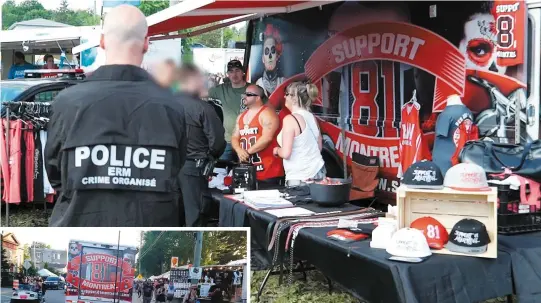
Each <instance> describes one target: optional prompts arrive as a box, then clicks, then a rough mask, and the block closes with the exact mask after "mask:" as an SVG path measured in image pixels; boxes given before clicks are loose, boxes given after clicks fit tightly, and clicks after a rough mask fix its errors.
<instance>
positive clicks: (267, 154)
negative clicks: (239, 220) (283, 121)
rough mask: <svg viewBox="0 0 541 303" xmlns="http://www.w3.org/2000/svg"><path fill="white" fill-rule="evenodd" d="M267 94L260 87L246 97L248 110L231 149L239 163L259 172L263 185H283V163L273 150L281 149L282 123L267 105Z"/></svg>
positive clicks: (248, 91)
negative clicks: (250, 165) (278, 137)
mask: <svg viewBox="0 0 541 303" xmlns="http://www.w3.org/2000/svg"><path fill="white" fill-rule="evenodd" d="M264 96H265V91H264V90H263V88H262V87H260V86H258V85H250V86H248V87H247V88H246V93H244V94H243V102H244V105H245V106H246V108H247V110H246V111H245V112H243V113H242V114H240V115H239V117H238V118H237V122H236V123H235V129H234V130H233V136H232V137H231V146H232V147H233V149H234V150H235V152H236V153H237V156H238V157H239V160H240V161H241V162H244V163H251V164H253V165H254V166H255V167H256V170H257V181H258V183H259V184H260V185H263V184H268V185H275V184H282V183H283V176H284V167H283V165H282V159H280V158H278V157H275V156H274V155H273V153H272V151H273V149H274V148H275V147H277V146H278V143H277V142H276V135H277V134H278V131H279V128H280V120H279V119H278V115H277V114H276V112H275V111H274V110H273V109H271V108H270V107H268V106H266V105H264V102H263V97H264Z"/></svg>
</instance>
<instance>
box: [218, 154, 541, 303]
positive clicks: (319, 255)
mask: <svg viewBox="0 0 541 303" xmlns="http://www.w3.org/2000/svg"><path fill="white" fill-rule="evenodd" d="M410 168H411V170H410V169H408V171H410V172H408V171H406V172H405V174H404V179H403V181H402V185H401V186H400V187H399V188H398V190H397V206H389V209H388V211H387V212H382V211H380V210H376V209H373V208H370V207H359V206H356V205H353V204H350V203H342V204H340V205H332V206H328V205H327V206H323V205H321V204H320V203H313V201H311V194H310V190H306V189H305V188H294V189H278V190H251V191H243V192H241V193H238V194H234V195H227V194H223V193H221V192H218V191H215V192H214V193H213V198H214V200H215V202H217V203H219V204H220V226H249V227H251V234H252V239H251V240H252V248H253V250H256V251H257V255H258V256H260V257H262V258H263V259H265V262H267V263H268V264H272V265H273V266H271V270H272V268H275V269H276V267H277V266H278V265H280V264H281V263H282V264H284V265H285V267H286V268H288V269H286V275H287V278H288V279H289V280H290V281H291V279H292V278H293V277H295V276H294V275H293V273H292V268H293V267H292V265H294V264H296V261H297V260H303V261H305V262H306V264H310V265H313V266H314V267H316V268H317V269H319V270H320V271H321V272H322V273H323V274H324V275H325V276H326V277H328V278H329V279H331V280H332V281H333V282H336V283H338V284H339V285H341V286H342V287H343V288H344V289H346V290H347V291H349V292H350V293H352V294H353V295H354V296H357V297H360V298H362V299H365V300H368V301H369V302H478V301H483V300H487V299H492V298H496V297H504V296H508V295H510V294H516V295H517V296H518V299H519V300H520V302H538V300H539V297H540V296H541V277H540V276H539V275H538V274H537V273H539V272H541V259H540V258H539V257H538V256H539V255H540V254H541V241H539V240H541V232H530V233H518V234H513V233H512V232H509V230H508V229H509V228H508V227H509V225H507V227H506V226H503V225H501V224H500V225H498V223H502V222H504V221H505V220H508V221H509V220H511V219H514V220H516V218H515V217H516V216H518V215H530V217H531V216H532V215H533V214H529V213H525V212H524V211H523V209H524V207H523V206H521V205H522V204H521V203H516V204H515V203H514V202H513V203H511V201H504V200H505V199H503V196H501V193H502V192H501V190H500V189H501V188H502V187H501V184H499V183H498V182H499V181H497V180H496V181H494V180H489V181H487V179H486V176H485V172H484V171H483V169H482V168H480V167H479V166H477V165H475V164H466V163H463V164H458V165H455V166H454V167H453V168H451V169H450V170H449V172H447V174H446V176H448V175H456V176H459V177H455V178H454V179H460V176H466V177H467V180H466V179H465V180H459V181H455V182H453V183H452V184H451V183H449V184H447V183H445V185H444V184H443V183H444V182H443V177H442V176H441V173H439V175H440V177H441V178H440V179H442V182H441V184H437V185H436V186H434V184H433V183H431V182H428V183H426V182H425V183H423V182H422V180H423V179H422V178H421V179H420V178H410V180H411V182H408V178H407V175H408V173H411V172H413V171H417V172H419V171H422V170H424V171H430V170H437V167H436V166H435V165H433V163H432V162H428V161H423V162H422V163H415V164H413V165H412V166H411V167H410ZM432 173H435V172H432ZM432 173H429V174H432ZM419 180H421V181H419ZM424 180H430V178H425V179H424ZM489 184H490V186H489ZM329 186H332V185H329ZM306 191H308V194H306ZM498 194H500V195H498ZM288 202H291V203H290V204H288ZM507 202H509V203H507ZM458 203H460V204H458ZM519 204H520V205H519ZM504 219H505V220H504ZM511 221H512V220H511ZM507 223H509V222H507ZM534 230H535V228H533V229H532V230H531V231H534ZM524 231H526V230H522V232H524ZM330 260H332V261H330ZM280 268H281V267H280ZM508 300H510V296H508ZM536 300H537V301H536Z"/></svg>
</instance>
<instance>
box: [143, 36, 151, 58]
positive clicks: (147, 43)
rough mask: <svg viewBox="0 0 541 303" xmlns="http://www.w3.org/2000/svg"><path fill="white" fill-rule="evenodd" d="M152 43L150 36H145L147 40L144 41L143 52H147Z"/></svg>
mask: <svg viewBox="0 0 541 303" xmlns="http://www.w3.org/2000/svg"><path fill="white" fill-rule="evenodd" d="M149 44H150V37H148V36H147V37H145V42H144V43H143V54H146V53H147V51H148V46H149Z"/></svg>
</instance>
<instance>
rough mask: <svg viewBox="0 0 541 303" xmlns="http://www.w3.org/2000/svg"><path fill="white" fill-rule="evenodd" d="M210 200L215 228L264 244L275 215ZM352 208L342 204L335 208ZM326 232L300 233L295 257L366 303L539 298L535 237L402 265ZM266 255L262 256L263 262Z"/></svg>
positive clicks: (538, 240)
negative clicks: (475, 253) (476, 254)
mask: <svg viewBox="0 0 541 303" xmlns="http://www.w3.org/2000/svg"><path fill="white" fill-rule="evenodd" d="M213 198H214V201H215V202H216V203H220V226H237V227H240V226H248V227H251V233H252V243H257V244H259V246H260V247H262V248H263V247H266V246H267V244H268V235H269V230H270V227H272V226H273V222H275V220H276V217H274V216H272V215H270V214H268V213H266V212H264V211H259V210H255V209H252V208H250V207H248V206H246V205H245V204H243V203H239V202H237V201H234V200H232V199H229V198H226V197H224V196H223V195H222V194H221V193H219V192H214V193H213ZM302 207H305V208H307V209H310V210H312V211H315V212H328V211H332V210H333V209H331V208H322V207H318V206H317V205H313V204H307V205H303V206H302ZM355 208H357V207H356V206H353V205H351V204H348V205H346V206H344V207H341V208H340V209H343V210H351V209H355ZM232 223H233V224H232ZM228 224H231V225H228ZM330 229H331V228H305V229H302V230H301V231H300V233H299V236H298V237H297V239H296V244H295V257H297V258H300V259H303V260H306V261H308V262H309V263H310V264H313V265H314V266H316V267H317V268H318V269H320V270H321V271H322V272H323V273H324V274H325V275H326V276H327V277H329V278H331V279H332V280H334V281H336V282H338V283H339V284H341V285H342V286H343V287H344V288H346V289H347V290H348V291H350V292H351V293H352V294H353V295H355V296H358V297H362V298H364V299H366V300H369V301H370V302H430V303H433V302H477V301H482V300H486V299H491V298H496V297H501V296H505V295H508V294H512V293H513V284H514V285H515V291H514V292H515V293H516V294H517V295H518V296H519V300H520V302H521V303H522V302H528V303H529V302H532V303H533V302H539V298H540V297H541V275H540V274H539V273H541V257H540V256H541V233H535V234H525V235H515V236H500V238H499V245H498V258H497V259H482V258H471V257H461V256H450V255H433V256H431V257H430V258H429V259H428V260H426V261H425V262H423V263H420V264H408V263H398V262H393V261H389V260H387V258H388V256H389V255H388V254H387V253H386V252H385V250H380V249H372V248H370V246H369V242H368V241H362V242H354V243H341V242H338V241H334V240H330V239H327V237H326V232H327V231H329V230H330ZM282 244H283V243H281V245H282ZM272 253H273V252H269V253H268V255H267V257H268V258H269V261H270V260H272ZM348 253H349V257H348ZM329 260H332V262H329Z"/></svg>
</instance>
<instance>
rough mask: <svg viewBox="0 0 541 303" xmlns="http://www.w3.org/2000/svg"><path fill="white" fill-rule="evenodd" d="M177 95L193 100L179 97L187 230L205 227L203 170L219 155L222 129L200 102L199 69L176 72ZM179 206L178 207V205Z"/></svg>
mask: <svg viewBox="0 0 541 303" xmlns="http://www.w3.org/2000/svg"><path fill="white" fill-rule="evenodd" d="M179 74H180V83H181V87H182V92H181V94H189V95H190V96H192V97H193V98H183V102H182V104H183V105H184V112H185V114H186V129H187V138H188V144H187V155H186V164H184V167H183V168H182V170H181V173H180V178H179V181H180V189H181V191H182V200H183V204H184V215H182V213H181V220H182V217H183V216H185V223H186V226H187V227H193V226H206V215H207V213H208V208H209V207H210V205H211V203H212V200H211V199H212V197H211V194H210V191H209V187H208V183H209V182H208V175H205V172H204V170H205V167H206V166H207V165H210V164H209V163H211V162H214V161H215V159H218V158H219V157H220V155H222V153H223V151H224V149H225V146H226V142H225V139H224V127H223V124H222V121H221V120H220V118H219V117H218V115H217V114H216V111H215V109H214V108H213V107H212V105H211V104H210V103H209V102H206V101H203V100H201V99H200V96H201V95H202V94H203V93H204V89H205V83H204V78H203V75H202V74H201V72H200V71H199V69H198V68H197V67H196V66H194V65H192V64H184V65H183V66H182V67H181V69H180V73H179ZM181 207H182V206H181Z"/></svg>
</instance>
